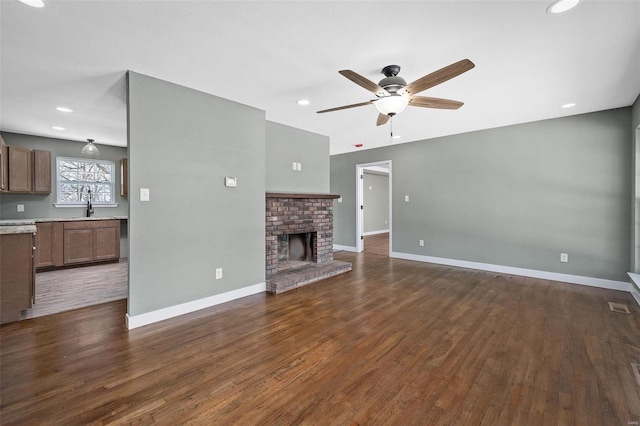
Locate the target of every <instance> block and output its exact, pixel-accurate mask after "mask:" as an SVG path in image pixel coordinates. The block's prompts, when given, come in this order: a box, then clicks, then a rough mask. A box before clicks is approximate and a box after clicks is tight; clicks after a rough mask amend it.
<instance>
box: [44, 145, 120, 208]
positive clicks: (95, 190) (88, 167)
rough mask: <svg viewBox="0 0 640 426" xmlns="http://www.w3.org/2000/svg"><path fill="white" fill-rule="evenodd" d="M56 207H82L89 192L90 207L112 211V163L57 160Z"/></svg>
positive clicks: (75, 159)
mask: <svg viewBox="0 0 640 426" xmlns="http://www.w3.org/2000/svg"><path fill="white" fill-rule="evenodd" d="M56 163H57V169H56V170H57V188H58V198H57V203H56V207H62V206H77V205H84V204H86V202H87V200H88V196H89V189H91V203H92V204H94V205H96V206H100V205H102V206H103V207H106V206H110V207H115V206H116V204H115V191H114V184H113V182H114V173H113V172H114V170H115V164H114V162H113V161H105V160H88V159H85V158H64V157H58V158H57V159H56Z"/></svg>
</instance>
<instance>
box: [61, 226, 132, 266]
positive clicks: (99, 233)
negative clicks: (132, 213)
mask: <svg viewBox="0 0 640 426" xmlns="http://www.w3.org/2000/svg"><path fill="white" fill-rule="evenodd" d="M63 234H64V235H63V245H64V248H63V252H64V257H63V262H64V264H65V265H72V264H78V263H89V262H101V261H105V260H117V259H119V258H120V221H119V220H96V221H73V222H64V231H63Z"/></svg>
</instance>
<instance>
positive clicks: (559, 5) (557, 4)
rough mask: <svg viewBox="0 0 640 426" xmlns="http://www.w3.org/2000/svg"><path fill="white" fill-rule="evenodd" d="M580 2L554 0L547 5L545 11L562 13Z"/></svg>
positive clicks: (575, 0)
mask: <svg viewBox="0 0 640 426" xmlns="http://www.w3.org/2000/svg"><path fill="white" fill-rule="evenodd" d="M578 3H580V0H556V1H554V2H553V3H551V4H550V5H549V7H548V8H547V13H562V12H566V11H567V10H569V9H573V8H574V7H576V6H577V5H578Z"/></svg>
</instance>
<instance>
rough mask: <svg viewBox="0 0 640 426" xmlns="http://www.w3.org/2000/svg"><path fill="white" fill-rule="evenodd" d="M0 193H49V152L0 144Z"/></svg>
mask: <svg viewBox="0 0 640 426" xmlns="http://www.w3.org/2000/svg"><path fill="white" fill-rule="evenodd" d="M1 148H2V149H1V150H0V156H1V157H2V158H1V161H0V164H1V167H2V173H1V174H0V175H1V176H2V179H1V185H0V191H1V192H10V193H11V192H13V193H20V194H50V193H51V152H49V151H42V150H37V149H28V148H22V147H19V146H7V145H5V144H4V141H2V143H1Z"/></svg>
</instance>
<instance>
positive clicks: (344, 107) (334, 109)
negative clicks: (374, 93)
mask: <svg viewBox="0 0 640 426" xmlns="http://www.w3.org/2000/svg"><path fill="white" fill-rule="evenodd" d="M373 102H374V101H367V102H360V103H359V104H351V105H343V106H339V107H335V108H329V109H323V110H322V111H317V113H318V114H322V113H325V112H331V111H340V110H341V109H347V108H355V107H359V106H365V105H369V104H372V103H373Z"/></svg>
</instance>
